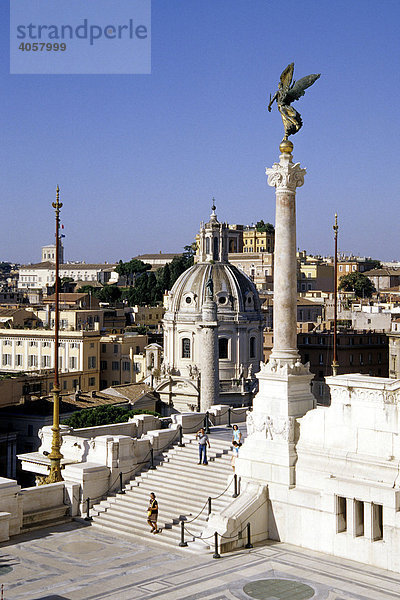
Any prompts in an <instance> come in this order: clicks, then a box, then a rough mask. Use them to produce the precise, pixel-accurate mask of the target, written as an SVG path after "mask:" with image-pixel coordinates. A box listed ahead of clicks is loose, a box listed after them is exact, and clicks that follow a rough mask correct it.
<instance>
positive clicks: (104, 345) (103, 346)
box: [101, 344, 107, 352]
mask: <svg viewBox="0 0 400 600" xmlns="http://www.w3.org/2000/svg"><path fill="white" fill-rule="evenodd" d="M101 351H102V352H107V346H106V344H102V345H101Z"/></svg>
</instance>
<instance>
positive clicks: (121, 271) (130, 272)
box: [115, 258, 151, 285]
mask: <svg viewBox="0 0 400 600" xmlns="http://www.w3.org/2000/svg"><path fill="white" fill-rule="evenodd" d="M150 269H151V265H149V264H148V263H144V262H143V261H141V260H137V258H133V259H132V260H130V261H128V262H122V260H120V261H119V263H118V265H117V266H116V267H115V270H116V271H117V273H118V275H123V276H125V277H126V283H127V285H132V284H133V283H134V281H135V279H136V277H137V276H138V275H141V274H142V273H144V272H145V271H149V270H150Z"/></svg>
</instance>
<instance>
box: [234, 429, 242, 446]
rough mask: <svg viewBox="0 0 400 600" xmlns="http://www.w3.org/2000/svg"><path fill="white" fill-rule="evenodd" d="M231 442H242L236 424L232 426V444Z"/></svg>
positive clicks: (240, 433)
mask: <svg viewBox="0 0 400 600" xmlns="http://www.w3.org/2000/svg"><path fill="white" fill-rule="evenodd" d="M233 442H237V443H238V444H242V432H241V431H240V429H239V427H238V426H237V425H234V426H233V427H232V444H233Z"/></svg>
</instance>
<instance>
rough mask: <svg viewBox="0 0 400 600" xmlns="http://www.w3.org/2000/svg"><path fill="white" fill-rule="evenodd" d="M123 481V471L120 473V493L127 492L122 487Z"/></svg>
mask: <svg viewBox="0 0 400 600" xmlns="http://www.w3.org/2000/svg"><path fill="white" fill-rule="evenodd" d="M122 486H123V483H122V471H121V472H120V474H119V492H120V494H125V492H124V490H123V489H122Z"/></svg>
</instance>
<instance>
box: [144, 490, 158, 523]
mask: <svg viewBox="0 0 400 600" xmlns="http://www.w3.org/2000/svg"><path fill="white" fill-rule="evenodd" d="M157 518H158V502H157V500H156V495H155V493H154V492H151V494H150V500H149V507H148V509H147V522H148V524H149V525H150V527H151V529H150V532H151V533H159V532H160V530H159V529H157Z"/></svg>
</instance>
